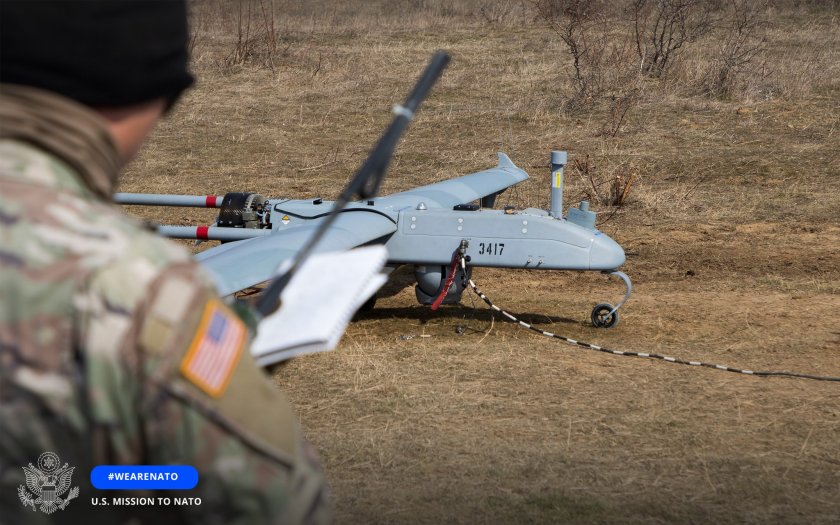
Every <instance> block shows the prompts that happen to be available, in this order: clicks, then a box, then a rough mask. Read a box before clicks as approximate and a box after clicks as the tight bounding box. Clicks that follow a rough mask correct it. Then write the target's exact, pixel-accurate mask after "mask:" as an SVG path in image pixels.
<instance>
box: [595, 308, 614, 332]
mask: <svg viewBox="0 0 840 525" xmlns="http://www.w3.org/2000/svg"><path fill="white" fill-rule="evenodd" d="M613 308H615V307H614V306H613V305H611V304H610V303H600V304H596V305H595V308H593V309H592V326H594V327H595V328H612V327H613V326H615V325H617V324H618V312H617V311H616V312H614V313H613V314H612V315H611V316H609V317H607V318H604V316H605V315H607V314H608V313H609V311H610V310H612V309H613Z"/></svg>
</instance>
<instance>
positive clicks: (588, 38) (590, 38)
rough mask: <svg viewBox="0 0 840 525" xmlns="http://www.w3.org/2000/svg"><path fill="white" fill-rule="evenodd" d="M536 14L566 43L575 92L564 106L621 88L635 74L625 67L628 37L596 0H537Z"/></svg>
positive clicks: (578, 105)
mask: <svg viewBox="0 0 840 525" xmlns="http://www.w3.org/2000/svg"><path fill="white" fill-rule="evenodd" d="M533 5H534V7H535V8H536V11H537V14H538V16H539V17H540V18H542V19H543V20H545V21H546V22H548V24H549V26H550V27H551V28H552V29H553V30H554V31H555V33H557V35H558V36H559V37H560V39H561V40H562V41H563V43H564V44H566V48H567V49H568V52H569V55H570V56H571V58H572V84H573V86H574V94H573V96H572V97H571V99H570V100H569V104H567V107H580V106H582V105H585V104H590V103H592V102H594V101H596V100H597V99H598V98H600V97H601V96H602V95H604V94H605V93H606V94H609V93H613V94H615V91H621V90H623V89H624V88H625V87H626V85H627V84H628V81H629V80H630V79H631V78H632V77H633V76H635V73H634V72H633V71H632V68H630V67H628V66H629V64H630V60H629V52H630V46H629V40H628V39H627V38H626V36H627V35H625V34H624V33H622V32H621V31H616V30H615V28H614V23H613V22H614V21H613V20H611V19H610V17H609V16H608V12H607V3H606V2H603V1H599V0H536V1H535V2H534V4H533Z"/></svg>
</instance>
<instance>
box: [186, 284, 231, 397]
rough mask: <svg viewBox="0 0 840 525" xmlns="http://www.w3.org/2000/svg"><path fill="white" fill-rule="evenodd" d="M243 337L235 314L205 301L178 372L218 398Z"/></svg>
mask: <svg viewBox="0 0 840 525" xmlns="http://www.w3.org/2000/svg"><path fill="white" fill-rule="evenodd" d="M245 334H246V328H245V323H243V322H242V321H241V320H240V319H239V318H238V317H236V315H235V314H233V313H232V312H231V311H230V310H228V309H227V308H226V307H225V306H224V305H223V304H222V303H221V302H220V301H218V300H216V299H212V300H210V301H208V302H207V305H206V306H205V307H204V313H203V314H202V315H201V322H200V323H199V325H198V330H197V331H196V333H195V337H194V338H193V341H192V343H190V348H189V350H188V351H187V355H185V356H184V359H183V360H182V361H181V373H182V374H184V376H185V377H186V378H187V379H189V380H190V381H191V382H192V383H193V384H194V385H196V386H197V387H199V388H200V389H201V390H203V391H204V392H206V393H207V394H209V395H210V396H212V397H219V396H220V395H222V393H224V391H225V389H226V388H227V385H228V382H229V381H230V378H231V376H232V375H233V371H234V370H235V369H236V364H237V363H238V362H239V356H240V355H241V354H242V347H243V346H244V343H245Z"/></svg>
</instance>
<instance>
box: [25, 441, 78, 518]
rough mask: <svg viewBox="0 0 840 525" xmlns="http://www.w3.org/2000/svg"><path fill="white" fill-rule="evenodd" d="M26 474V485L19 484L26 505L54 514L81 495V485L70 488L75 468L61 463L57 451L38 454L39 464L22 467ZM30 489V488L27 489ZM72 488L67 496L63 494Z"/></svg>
mask: <svg viewBox="0 0 840 525" xmlns="http://www.w3.org/2000/svg"><path fill="white" fill-rule="evenodd" d="M21 468H22V469H23V472H24V474H25V475H26V487H24V486H23V485H18V497H19V498H20V502H21V503H23V506H24V507H32V510H33V512H34V511H35V510H36V509H35V506H36V505H38V506H39V507H38V510H40V511H41V512H43V513H44V514H52V513H53V512H55V511H56V509H61V510H64V508H65V507H67V505H68V504H69V503H70V500H71V499H73V498H75V497H76V496H78V495H79V487H73V488H72V489H70V482H71V479H70V478H71V477H72V476H73V469H75V468H76V467H68V466H67V463H65V464H64V465H63V466H62V465H61V461H60V458H59V457H58V454H56V453H55V452H44V453H43V454H41V455H40V456H38V466H37V467H34V466H32V463H30V464H29V466H28V467H21ZM27 489H29V490H27ZM68 489H70V493H69V494H68V495H67V497H66V498H62V497H61V496H62V495H63V494H64V493H65V492H67V490H68Z"/></svg>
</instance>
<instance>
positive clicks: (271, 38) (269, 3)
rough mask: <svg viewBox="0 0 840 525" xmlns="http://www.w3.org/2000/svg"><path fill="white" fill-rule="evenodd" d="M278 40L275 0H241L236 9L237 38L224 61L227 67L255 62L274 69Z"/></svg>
mask: <svg viewBox="0 0 840 525" xmlns="http://www.w3.org/2000/svg"><path fill="white" fill-rule="evenodd" d="M278 41H279V38H278V33H277V30H276V28H275V16H274V0H241V1H240V2H238V10H237V13H236V42H235V43H234V45H233V48H232V49H231V50H230V53H228V55H227V56H226V57H225V59H224V65H225V66H226V67H227V68H230V67H232V66H241V65H244V64H248V63H256V64H259V65H260V66H262V67H267V68H269V69H271V70H272V71H274V66H275V64H274V61H275V58H276V55H277V53H278Z"/></svg>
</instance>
